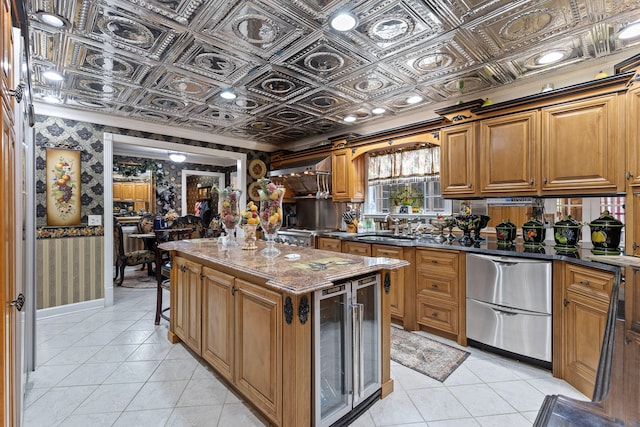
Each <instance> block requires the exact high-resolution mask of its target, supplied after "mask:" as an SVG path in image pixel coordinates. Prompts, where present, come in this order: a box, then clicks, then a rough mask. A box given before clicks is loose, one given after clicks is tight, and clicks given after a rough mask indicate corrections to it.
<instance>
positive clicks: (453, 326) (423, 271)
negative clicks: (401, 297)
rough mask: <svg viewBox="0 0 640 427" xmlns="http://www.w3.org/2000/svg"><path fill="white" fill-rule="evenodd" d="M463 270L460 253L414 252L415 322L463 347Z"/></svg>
mask: <svg viewBox="0 0 640 427" xmlns="http://www.w3.org/2000/svg"><path fill="white" fill-rule="evenodd" d="M465 276H466V268H465V256H464V253H460V252H456V251H448V250H440V249H427V248H418V249H416V292H417V301H416V304H417V308H416V318H417V322H418V324H420V325H422V326H426V327H427V328H429V329H430V330H434V331H440V332H444V333H445V334H447V336H449V337H451V338H453V339H455V340H456V341H457V342H458V344H461V345H466V341H467V339H466V320H465V319H466V316H465V312H466V310H465V306H464V304H466V288H465V285H466V281H465Z"/></svg>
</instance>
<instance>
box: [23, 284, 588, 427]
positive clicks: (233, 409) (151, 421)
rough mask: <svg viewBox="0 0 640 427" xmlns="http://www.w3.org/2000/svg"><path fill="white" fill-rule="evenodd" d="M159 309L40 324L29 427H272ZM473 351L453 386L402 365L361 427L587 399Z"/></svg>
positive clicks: (142, 294)
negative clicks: (178, 338)
mask: <svg viewBox="0 0 640 427" xmlns="http://www.w3.org/2000/svg"><path fill="white" fill-rule="evenodd" d="M154 307H155V290H154V289H128V288H116V290H115V304H114V305H113V306H112V307H107V308H102V309H95V310H88V311H83V312H79V313H74V314H68V315H63V316H58V317H52V318H48V319H42V320H39V321H38V322H37V344H38V353H37V356H38V357H37V358H38V362H37V365H38V368H37V369H36V371H34V372H32V373H30V375H29V377H28V382H27V385H26V388H27V392H26V397H25V408H26V409H25V414H24V426H25V427H49V426H64V427H72V426H83V427H85V426H92V427H100V426H126V427H134V426H135V427H146V426H149V427H156V426H174V427H175V426H202V427H213V426H219V427H222V426H229V427H237V426H241V427H250V426H264V425H267V424H266V423H265V422H264V421H263V420H262V418H261V417H260V416H259V415H258V414H257V413H256V412H255V411H253V410H252V409H251V408H250V407H249V406H247V405H246V404H244V403H243V402H242V400H241V399H240V398H239V397H238V396H236V395H235V394H234V393H233V392H231V391H229V390H228V389H227V388H226V387H225V385H224V383H223V382H222V381H220V380H218V379H217V377H216V375H215V374H214V373H213V372H212V371H211V370H210V369H208V368H207V366H206V364H205V363H204V362H202V361H201V360H199V359H198V358H197V357H196V356H194V355H193V354H192V353H191V352H189V351H188V350H186V348H185V347H183V345H182V344H176V345H172V344H170V343H169V342H168V341H167V339H166V336H167V330H168V324H167V322H165V321H163V322H162V323H161V324H160V326H155V325H154V323H153V318H154ZM445 342H447V343H448V344H451V345H455V343H453V342H451V341H446V340H445ZM467 350H468V351H470V352H471V355H470V356H469V357H468V358H467V360H466V361H465V362H464V363H463V364H462V366H460V367H459V368H458V369H457V370H456V371H455V372H454V373H453V374H452V375H451V376H450V377H449V378H448V379H447V380H446V381H445V382H444V383H440V382H438V381H435V380H433V379H431V378H429V377H426V376H424V375H421V374H419V373H417V372H415V371H413V370H410V369H408V368H405V367H404V366H401V365H398V364H395V363H393V364H392V368H391V369H392V376H393V378H394V380H395V391H394V392H393V393H392V394H391V395H390V396H388V397H387V398H385V399H383V400H381V401H379V402H377V403H376V404H375V405H373V406H372V407H371V408H370V409H369V411H367V412H366V413H365V414H363V415H362V416H361V417H360V418H359V419H358V420H357V421H356V422H355V423H353V424H352V425H353V426H357V427H370V426H405V427H425V426H428V427H444V426H456V427H465V426H508V427H517V426H530V425H532V423H533V421H534V419H535V417H536V414H537V410H538V408H539V407H540V405H541V403H542V400H543V398H544V396H545V395H546V394H555V393H561V394H564V395H568V396H571V397H577V398H582V399H586V398H585V397H584V396H583V395H582V394H580V393H579V392H577V391H576V390H575V389H573V388H572V387H571V386H569V385H568V384H567V383H566V382H564V381H561V380H558V379H554V378H553V377H552V376H551V373H550V372H548V371H545V370H542V369H539V368H536V367H532V366H529V365H526V364H522V363H518V362H515V361H512V360H508V359H504V358H502V357H499V356H496V355H493V354H491V353H487V352H484V351H481V350H478V349H474V348H470V347H469V348H467Z"/></svg>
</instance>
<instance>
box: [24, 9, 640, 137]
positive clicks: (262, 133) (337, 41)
mask: <svg viewBox="0 0 640 427" xmlns="http://www.w3.org/2000/svg"><path fill="white" fill-rule="evenodd" d="M27 8H28V12H29V14H30V25H31V27H30V34H31V40H30V42H31V56H32V69H33V76H32V78H33V79H34V81H33V92H34V93H33V96H34V98H35V99H38V98H42V97H44V96H45V95H55V96H59V97H60V98H61V99H62V102H63V104H64V106H65V107H67V108H71V109H80V110H88V111H91V112H99V113H104V114H109V115H114V116H122V117H128V118H135V119H139V120H141V121H148V122H156V123H162V124H170V125H173V126H176V127H184V128H189V129H193V130H200V131H205V132H207V133H216V134H220V135H226V136H231V137H239V138H244V139H252V140H255V141H258V142H267V143H270V144H276V145H279V146H281V147H283V148H286V147H287V145H288V144H289V143H291V142H294V141H297V140H300V139H303V138H306V137H309V136H312V135H317V134H324V133H333V134H336V133H340V132H342V133H344V132H349V131H350V129H352V127H353V125H350V124H348V123H345V122H344V120H343V118H344V117H345V116H346V115H349V114H353V115H355V117H356V119H357V120H356V121H357V123H363V122H367V121H370V120H376V119H377V118H379V117H381V116H376V115H374V114H372V112H371V110H372V109H373V108H374V107H383V108H385V109H386V113H384V115H383V116H388V115H400V114H403V113H404V112H406V111H413V112H415V110H416V109H420V108H424V107H425V105H428V104H433V103H440V102H443V101H446V100H452V102H454V101H455V100H457V99H458V98H459V97H460V96H461V93H463V94H464V96H469V94H472V93H473V92H479V91H483V90H486V89H489V88H491V87H494V86H499V85H505V84H509V83H511V82H514V81H516V80H518V79H524V78H527V77H530V76H534V75H537V74H539V73H541V72H544V71H547V70H549V69H552V68H557V67H563V66H566V65H575V64H578V63H582V62H584V61H589V60H592V59H595V58H599V57H602V56H606V55H609V54H611V53H614V52H619V51H621V50H629V53H630V55H629V56H631V55H633V54H635V53H636V52H637V47H638V46H639V45H640V39H635V40H627V41H622V40H619V39H618V38H617V37H616V35H617V33H618V32H619V30H620V29H621V28H622V27H623V26H624V25H626V24H628V23H629V22H632V21H635V20H637V19H640V2H639V1H638V0H614V1H604V0H587V1H576V0H537V1H524V0H520V1H510V0H484V1H483V0H450V1H446V2H445V1H435V0H427V1H418V0H366V1H347V0H335V1H332V0H252V1H230V0H144V1H143V0H76V1H72V0H61V1H59V0H31V1H29V2H28V5H27ZM342 9H348V10H350V11H352V12H353V13H354V14H355V15H356V16H357V19H358V24H357V26H356V28H355V29H354V30H351V31H348V32H344V33H341V32H338V31H335V30H333V29H331V28H330V27H329V25H328V20H329V18H331V17H332V16H333V15H334V14H335V13H336V12H337V11H338V10H342ZM39 11H49V12H57V13H59V14H61V15H62V16H64V17H65V18H66V19H67V20H68V21H69V22H70V24H71V26H70V28H69V29H63V30H58V29H54V28H52V27H50V26H47V25H45V24H43V23H42V22H40V20H39V19H38V17H37V16H36V12H39ZM633 47H636V52H634V49H633ZM552 48H553V49H557V50H559V51H561V52H562V54H563V57H562V59H561V60H560V61H559V62H556V63H553V64H551V65H547V66H540V65H538V64H537V63H536V58H537V57H538V55H539V54H540V53H541V52H543V51H545V50H548V49H552ZM50 68H54V69H57V70H59V71H61V72H62V73H63V75H64V80H63V81H61V82H51V81H48V80H47V79H45V78H44V77H43V75H42V73H43V72H44V71H46V70H48V69H50ZM461 81H463V82H464V84H463V85H462V86H463V87H462V88H461V84H460V82H461ZM226 88H233V89H234V90H235V91H236V92H237V93H238V97H237V98H236V99H234V100H224V99H222V98H221V97H220V96H219V95H220V92H221V91H222V90H224V89H226ZM415 94H418V95H420V96H422V98H423V100H422V101H421V102H418V103H416V104H409V103H407V98H408V97H409V96H410V95H415Z"/></svg>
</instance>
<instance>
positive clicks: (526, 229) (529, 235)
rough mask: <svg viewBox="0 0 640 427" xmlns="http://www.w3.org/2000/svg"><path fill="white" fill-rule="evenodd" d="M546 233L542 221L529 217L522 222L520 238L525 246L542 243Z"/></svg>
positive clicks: (534, 245) (535, 245)
mask: <svg viewBox="0 0 640 427" xmlns="http://www.w3.org/2000/svg"><path fill="white" fill-rule="evenodd" d="M546 234H547V229H546V228H544V223H543V222H542V221H540V220H539V219H536V218H531V219H530V220H529V221H527V222H525V223H524V224H522V240H524V246H525V247H527V246H533V247H537V246H540V245H542V243H543V242H544V238H545V237H546Z"/></svg>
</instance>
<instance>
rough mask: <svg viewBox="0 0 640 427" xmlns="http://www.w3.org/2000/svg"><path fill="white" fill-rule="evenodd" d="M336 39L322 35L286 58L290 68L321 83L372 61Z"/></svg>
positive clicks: (351, 71)
mask: <svg viewBox="0 0 640 427" xmlns="http://www.w3.org/2000/svg"><path fill="white" fill-rule="evenodd" d="M358 53H362V52H359V51H354V50H349V49H348V48H346V47H344V46H342V45H341V44H339V42H337V41H334V40H329V39H328V38H327V37H325V36H323V35H321V36H320V38H318V39H317V40H315V41H314V40H308V44H307V45H306V47H305V48H304V49H302V50H300V51H299V52H297V53H295V54H293V55H292V56H291V57H289V58H287V59H286V60H285V63H286V65H287V67H288V68H290V69H292V70H294V71H297V72H298V73H300V74H302V75H304V76H306V77H309V78H311V79H314V80H317V81H319V82H321V83H324V84H326V83H328V82H330V81H334V80H338V79H340V78H341V77H344V76H346V75H348V74H349V73H353V72H354V71H355V70H357V69H358V68H360V67H363V66H366V65H369V64H370V63H371V62H370V61H369V60H365V58H363V57H362V56H359V55H358Z"/></svg>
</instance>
